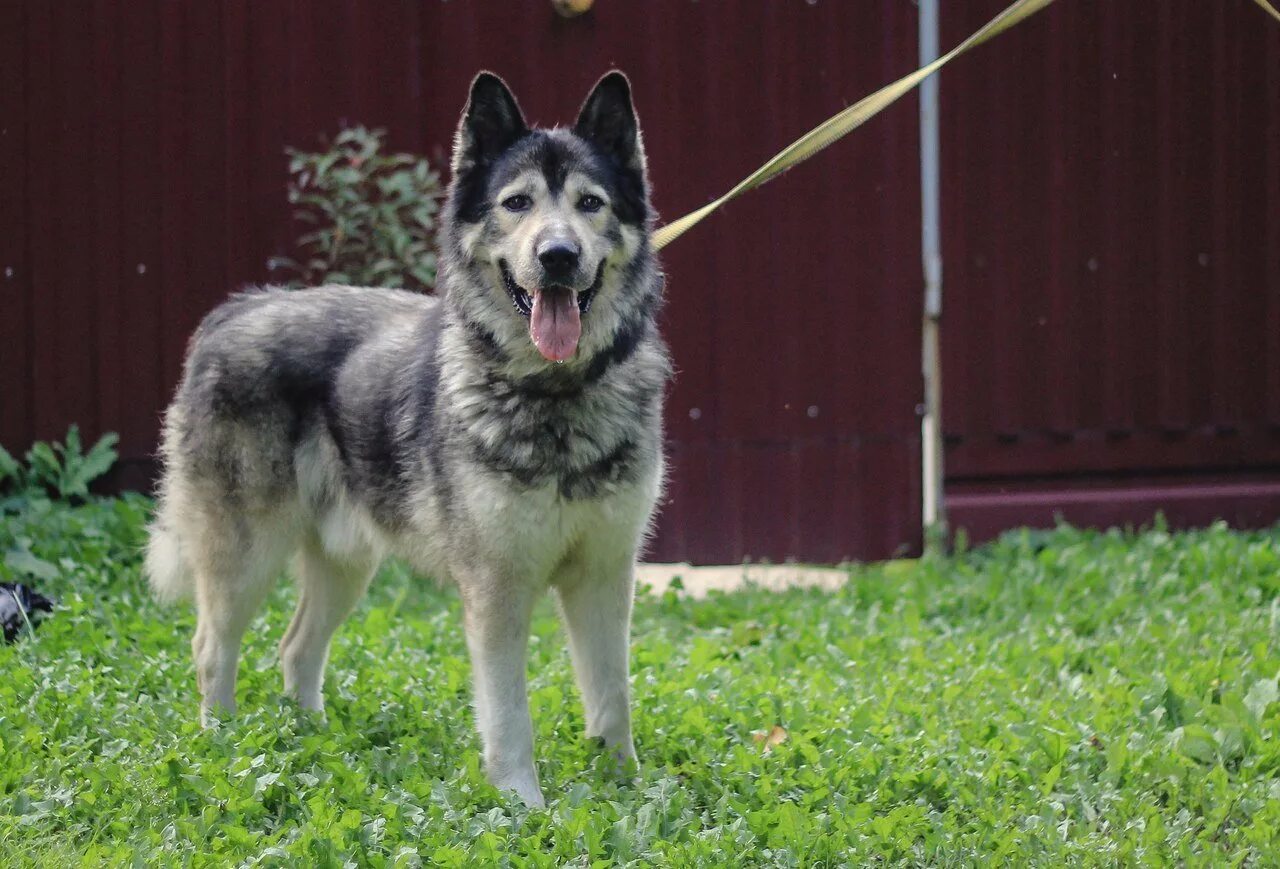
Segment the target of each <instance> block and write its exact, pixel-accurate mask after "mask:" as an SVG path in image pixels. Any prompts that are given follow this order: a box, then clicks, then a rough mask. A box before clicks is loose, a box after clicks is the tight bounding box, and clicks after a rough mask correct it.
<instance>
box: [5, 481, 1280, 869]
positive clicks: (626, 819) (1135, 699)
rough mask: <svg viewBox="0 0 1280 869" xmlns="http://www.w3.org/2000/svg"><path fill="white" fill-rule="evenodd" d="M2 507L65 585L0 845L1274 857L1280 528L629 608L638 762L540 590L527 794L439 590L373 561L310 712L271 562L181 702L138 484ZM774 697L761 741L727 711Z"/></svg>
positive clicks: (14, 656) (776, 859)
mask: <svg viewBox="0 0 1280 869" xmlns="http://www.w3.org/2000/svg"><path fill="white" fill-rule="evenodd" d="M10 509H11V512H10V513H9V515H4V514H3V513H0V553H3V554H4V561H5V563H6V565H7V566H5V567H3V568H0V573H5V574H7V575H9V576H19V577H21V576H30V575H33V574H34V575H36V576H38V577H39V579H38V580H37V581H38V584H39V585H40V586H41V587H42V588H43V589H45V590H46V591H49V592H51V593H53V594H54V595H56V596H57V597H58V599H59V601H60V609H59V611H58V612H57V613H56V614H55V616H54V617H53V618H52V619H50V620H49V621H47V622H46V623H45V624H44V625H42V626H41V627H40V628H39V629H38V630H37V631H36V634H35V636H34V637H29V638H26V639H24V640H23V641H21V642H19V643H17V644H15V645H12V646H7V647H0V758H2V759H3V760H2V762H0V864H3V865H15V864H16V865H25V864H43V865H58V866H62V865H67V864H69V863H74V862H84V863H87V864H92V865H102V864H122V863H128V862H131V861H136V862H139V863H148V864H150V863H160V864H175V865H178V864H181V865H192V866H204V865H225V864H228V863H240V862H246V863H254V862H262V863H266V864H271V865H278V864H281V863H285V864H296V865H306V866H314V865H335V866H336V865H340V864H341V863H342V862H343V861H345V860H350V861H353V862H354V863H355V864H359V865H365V864H369V865H413V864H415V863H417V862H419V861H421V862H422V863H424V864H438V865H445V866H464V865H483V864H486V863H491V862H496V863H508V864H511V865H556V864H561V863H565V862H572V863H574V864H575V865H583V866H587V865H610V864H616V863H625V862H633V863H638V864H655V863H656V864H673V865H699V864H700V865H768V866H789V865H796V866H799V865H806V866H807V865H855V866H856V865H865V864H867V863H880V862H884V863H904V864H919V863H927V864H937V865H976V864H991V863H1010V862H1012V863H1017V864H1028V863H1030V864H1039V865H1046V866H1047V865H1054V866H1056V865H1063V864H1105V865H1114V864H1117V863H1126V864H1127V863H1134V862H1140V863H1155V864H1165V863H1171V862H1172V863H1185V864H1193V865H1199V864H1240V863H1243V864H1246V865H1265V864H1273V863H1275V862H1276V860H1277V857H1276V855H1277V854H1278V853H1280V842H1278V841H1277V831H1278V830H1280V775H1278V771H1280V740H1278V739H1277V725H1278V724H1280V704H1277V703H1276V702H1274V701H1276V699H1277V695H1278V693H1280V692H1278V691H1277V684H1276V675H1277V672H1278V671H1280V653H1278V651H1277V647H1276V639H1277V629H1278V624H1277V621H1278V619H1280V603H1278V601H1277V592H1278V591H1280V531H1270V532H1262V533H1253V534H1236V533H1232V532H1229V531H1227V530H1225V529H1223V528H1213V529H1210V530H1208V531H1204V532H1197V533H1190V534H1170V533H1166V532H1165V531H1163V530H1159V529H1157V530H1153V531H1149V532H1146V533H1143V534H1140V535H1129V534H1122V533H1119V532H1113V533H1107V534H1097V533H1089V532H1080V531H1074V530H1070V529H1061V530H1058V531H1055V532H1052V533H1043V534H1042V533H1017V534H1012V535H1009V536H1007V537H1006V538H1005V539H1004V540H1002V541H1001V542H999V543H997V544H994V545H991V546H989V547H984V548H981V549H977V550H974V551H972V552H968V553H964V554H961V555H958V556H956V557H953V558H947V559H931V560H925V561H922V562H919V563H897V564H891V565H887V566H870V567H865V568H858V569H856V570H854V571H853V572H852V574H851V581H850V583H849V585H848V586H847V588H846V589H845V590H843V591H841V592H838V593H836V594H822V593H816V592H800V591H796V592H790V593H786V594H768V593H762V592H745V593H739V594H733V595H723V596H718V597H713V598H712V599H710V600H707V601H704V602H692V601H689V600H686V599H684V598H682V597H681V596H679V595H678V594H677V593H674V592H672V593H668V594H667V595H666V596H663V597H647V598H646V599H644V600H642V602H641V603H640V604H639V605H638V607H637V612H636V626H635V638H634V650H635V651H634V666H633V670H634V685H635V695H636V710H637V715H636V743H637V747H638V749H639V752H640V755H641V759H642V763H643V769H642V772H641V775H640V780H639V781H638V782H637V783H618V782H614V781H612V780H610V779H609V778H607V777H606V776H605V775H604V774H603V773H601V772H600V771H598V770H597V766H596V763H597V757H596V754H595V752H594V750H593V747H592V746H591V745H590V744H589V743H588V741H587V740H585V739H584V738H582V736H581V735H580V734H581V731H582V713H581V710H580V707H579V705H578V701H577V698H576V695H575V692H574V690H573V682H572V673H571V670H570V666H569V660H568V656H567V654H566V651H565V648H564V643H563V638H562V635H561V633H560V631H559V628H558V626H557V624H556V621H555V619H554V615H553V611H552V610H551V608H550V606H544V607H543V608H542V609H540V610H539V614H538V617H537V620H536V624H535V640H534V642H533V646H532V652H531V658H532V666H531V679H532V704H533V710H534V719H535V726H536V731H537V758H538V764H539V770H540V773H541V776H542V782H543V786H544V789H545V790H546V792H547V794H548V797H549V799H550V803H551V804H550V808H549V809H547V810H545V811H529V810H527V809H525V808H524V807H523V806H521V805H519V804H517V803H514V802H513V801H510V800H508V799H506V798H505V797H504V796H503V795H501V794H499V793H498V792H496V791H495V790H493V789H492V788H491V787H489V786H488V785H487V784H486V783H485V782H484V778H483V776H482V774H481V772H480V770H479V768H478V758H477V752H476V741H475V738H474V736H473V735H472V726H471V712H470V709H469V707H468V702H467V698H468V673H469V667H468V665H467V663H466V660H465V657H464V645H463V639H462V634H461V629H460V625H459V619H458V603H457V600H456V598H455V597H454V596H453V595H452V594H450V593H447V592H442V591H439V590H437V589H435V588H434V587H433V586H432V585H430V584H428V583H423V582H420V581H416V580H414V579H413V578H412V577H410V576H409V575H407V574H406V572H405V571H403V570H401V569H397V568H394V567H392V568H388V569H387V570H386V571H385V572H384V574H383V575H382V576H381V577H380V578H379V581H378V582H377V583H376V585H375V588H374V590H373V592H372V594H371V596H370V599H369V600H368V601H367V602H366V603H365V604H364V605H362V607H361V608H360V610H359V611H358V612H357V613H356V615H355V616H354V617H353V619H352V620H351V622H349V623H348V625H347V626H346V627H345V628H344V629H343V631H342V632H341V634H340V635H339V639H338V642H337V644H336V646H335V650H334V654H333V659H332V662H331V664H330V669H329V683H328V686H327V687H326V694H327V697H328V701H329V712H330V721H329V723H328V725H327V726H326V725H322V724H320V723H318V722H316V721H315V720H313V719H312V718H310V717H308V716H307V715H305V714H302V713H300V712H298V711H296V710H295V709H294V708H293V707H291V706H290V705H288V704H286V703H283V702H282V701H281V700H280V697H279V684H280V677H279V672H278V668H277V666H276V660H275V657H276V655H275V645H276V643H277V642H278V640H279V637H280V634H281V632H282V631H283V629H284V626H285V623H286V621H287V618H288V611H289V608H290V604H291V601H292V594H293V593H292V589H290V588H289V587H288V585H287V584H282V586H281V589H280V591H279V592H278V593H277V594H276V595H275V596H274V597H273V598H272V601H271V604H270V606H269V607H268V608H267V610H266V611H265V612H264V614H263V616H262V617H261V619H260V620H259V621H258V622H257V623H256V624H255V627H254V629H253V631H252V635H251V637H250V639H249V640H248V644H247V648H246V654H245V657H244V661H243V663H242V665H241V689H240V698H241V714H240V716H239V717H238V718H237V719H236V720H235V721H233V722H229V723H227V724H225V725H224V726H222V727H221V728H220V729H217V730H215V731H210V732H203V731H201V730H200V729H199V728H198V727H197V726H196V725H195V724H194V718H195V696H194V688H195V686H194V677H193V674H192V669H191V664H190V659H189V640H190V636H191V631H192V623H193V618H192V615H191V614H190V612H189V611H187V610H165V609H162V608H160V607H158V606H156V605H155V604H153V603H152V602H151V601H150V600H149V599H148V597H147V595H146V593H145V591H144V588H143V585H142V583H141V581H140V579H139V576H138V549H139V546H140V544H141V542H142V539H141V538H142V533H141V526H142V522H143V521H144V519H145V515H146V511H147V510H148V509H149V504H148V503H147V502H146V501H144V500H143V499H141V498H129V499H125V500H117V501H101V502H94V503H92V504H89V505H86V506H83V507H78V508H67V507H62V506H56V505H50V506H45V507H40V506H39V505H36V506H32V507H27V508H24V509H22V510H21V512H17V513H15V512H12V510H13V509H14V508H12V507H11V508H10ZM775 724H780V725H781V726H782V727H783V728H785V730H786V732H787V735H788V736H787V739H786V741H784V742H782V743H781V744H779V745H777V746H776V747H774V748H772V750H770V751H767V752H766V751H765V750H764V749H763V747H762V745H760V744H757V742H756V741H755V740H754V739H753V737H752V731H757V730H768V729H770V728H771V727H772V726H773V725H775Z"/></svg>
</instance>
